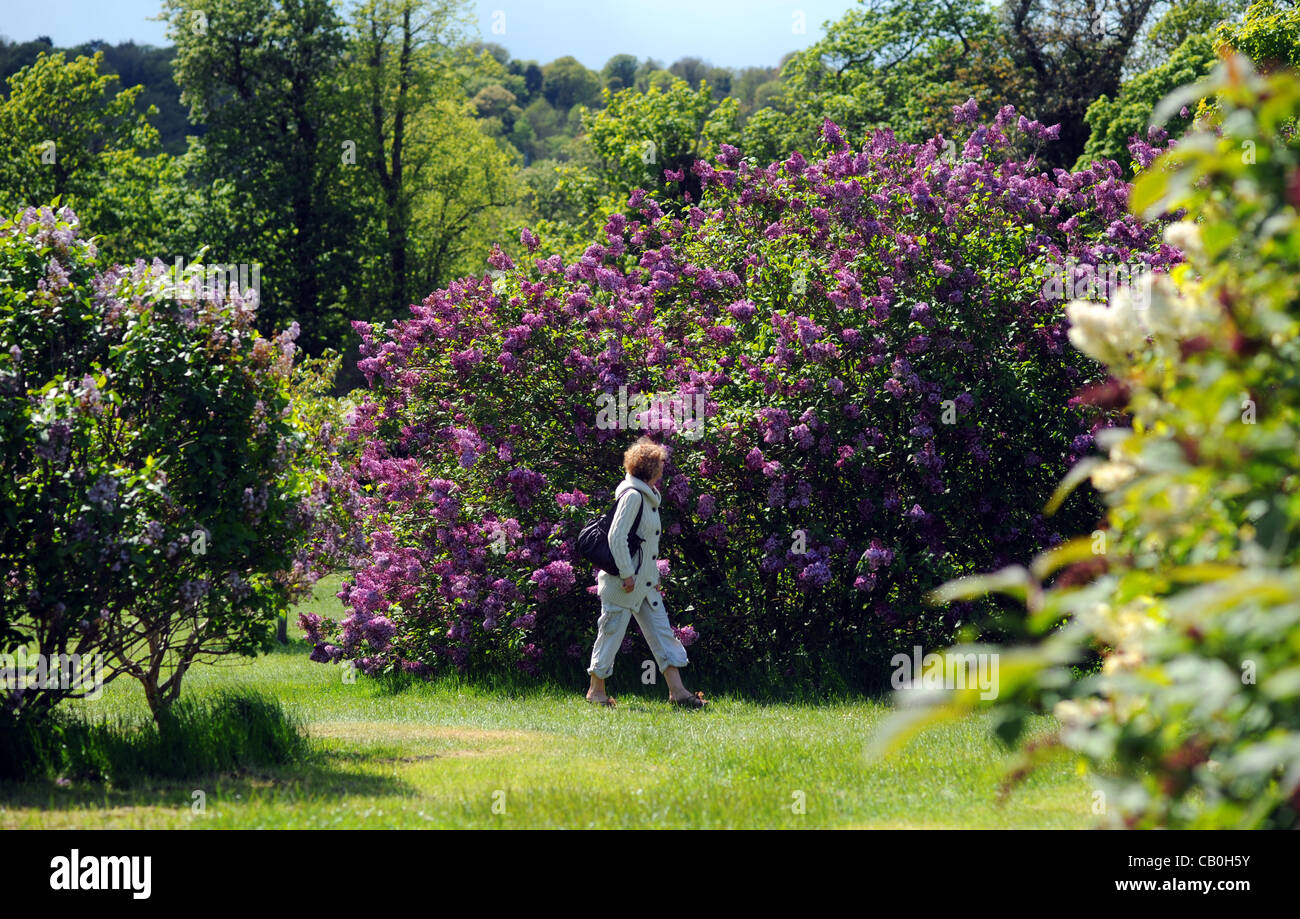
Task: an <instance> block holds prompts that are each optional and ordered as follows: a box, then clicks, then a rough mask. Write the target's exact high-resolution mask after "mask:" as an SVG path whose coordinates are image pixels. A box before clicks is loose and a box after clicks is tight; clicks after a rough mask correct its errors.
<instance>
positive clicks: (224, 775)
mask: <svg viewBox="0 0 1300 919" xmlns="http://www.w3.org/2000/svg"><path fill="white" fill-rule="evenodd" d="M384 759H385V758H384V757H383V756H379V755H374V756H372V755H367V754H359V755H354V754H353V753H352V752H351V751H348V752H347V753H345V754H343V755H340V754H337V753H332V752H320V751H316V752H315V753H314V754H313V756H312V761H310V762H306V763H299V764H295V765H292V766H277V767H270V768H261V769H252V768H250V769H240V770H238V771H235V772H220V773H209V774H206V775H195V776H192V777H189V778H183V779H181V778H169V779H157V778H132V779H129V780H124V781H122V782H121V783H105V782H98V781H77V782H72V783H71V784H68V785H60V784H58V783H57V781H52V780H39V781H26V782H15V781H5V782H0V801H3V802H4V803H5V806H6V807H10V808H33V809H39V810H76V809H80V808H114V807H150V808H159V807H162V808H165V807H175V808H176V809H178V810H189V809H190V807H191V805H192V804H193V802H194V792H195V791H202V792H204V794H205V795H207V796H208V797H209V798H213V799H216V800H230V799H235V798H240V799H242V800H244V801H249V800H252V799H254V798H266V799H269V800H276V801H281V802H283V801H290V802H292V801H295V800H321V799H341V798H348V797H353V796H358V795H360V796H372V797H377V796H408V795H415V794H416V793H417V790H416V789H415V788H414V787H413V786H411V785H409V784H408V783H406V782H404V781H402V780H400V779H397V778H395V777H394V776H392V775H373V774H370V773H365V772H354V771H350V770H348V769H346V768H339V767H336V766H335V765H333V762H334V761H336V760H338V761H347V762H353V763H356V764H358V765H361V764H364V763H366V762H376V763H378V762H382V761H384Z"/></svg>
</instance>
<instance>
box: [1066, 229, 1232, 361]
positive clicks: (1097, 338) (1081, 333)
mask: <svg viewBox="0 0 1300 919" xmlns="http://www.w3.org/2000/svg"><path fill="white" fill-rule="evenodd" d="M1165 241H1166V242H1168V243H1169V244H1170V245H1175V246H1177V247H1178V248H1180V249H1182V250H1183V251H1184V252H1187V253H1198V252H1199V251H1200V230H1199V228H1198V227H1197V226H1196V224H1194V223H1189V222H1186V221H1184V222H1180V223H1175V224H1171V225H1170V226H1169V228H1168V229H1167V230H1166V231H1165ZM1065 314H1066V316H1067V317H1068V318H1069V320H1070V326H1071V327H1070V343H1071V344H1073V345H1074V346H1075V347H1076V348H1078V349H1079V350H1080V351H1082V352H1083V353H1084V354H1087V355H1088V356H1089V357H1093V358H1095V359H1097V360H1099V361H1101V362H1102V363H1103V364H1106V365H1107V366H1111V367H1116V366H1123V365H1125V364H1127V363H1128V362H1129V360H1130V356H1131V355H1134V354H1139V353H1141V352H1143V351H1146V350H1147V349H1148V348H1149V347H1150V346H1151V345H1154V346H1155V347H1157V348H1158V349H1162V350H1166V351H1168V352H1170V353H1172V352H1173V351H1174V350H1175V349H1176V348H1177V345H1178V342H1180V341H1185V340H1187V339H1189V338H1194V337H1196V336H1198V335H1201V334H1204V333H1206V332H1207V331H1208V330H1209V329H1210V322H1211V320H1212V317H1213V311H1212V310H1211V309H1209V308H1207V306H1206V305H1205V304H1202V303H1200V302H1199V301H1197V300H1196V299H1195V298H1193V297H1189V296H1188V295H1186V294H1185V293H1184V292H1183V291H1181V290H1179V289H1178V287H1177V286H1176V285H1175V284H1174V282H1173V281H1172V280H1171V279H1170V277H1169V276H1168V275H1165V274H1152V273H1150V272H1147V273H1145V274H1143V275H1142V276H1141V278H1140V280H1139V281H1138V282H1137V283H1135V284H1131V285H1129V286H1126V287H1123V288H1121V289H1120V290H1119V291H1117V292H1116V293H1115V294H1114V295H1113V296H1112V297H1111V298H1110V303H1109V304H1104V303H1097V302H1093V301H1090V300H1074V301H1071V302H1070V303H1069V304H1068V305H1067V306H1066V308H1065Z"/></svg>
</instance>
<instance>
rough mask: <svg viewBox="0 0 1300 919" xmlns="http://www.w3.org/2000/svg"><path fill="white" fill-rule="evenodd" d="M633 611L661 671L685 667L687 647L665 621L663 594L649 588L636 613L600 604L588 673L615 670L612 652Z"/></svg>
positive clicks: (600, 674) (603, 673) (605, 676)
mask: <svg viewBox="0 0 1300 919" xmlns="http://www.w3.org/2000/svg"><path fill="white" fill-rule="evenodd" d="M633 615H635V616H636V622H637V625H639V626H640V627H641V634H642V635H644V636H645V640H646V643H647V644H649V645H650V653H651V654H653V655H654V657H655V663H656V664H658V665H659V671H660V672H661V673H662V672H663V670H664V668H666V667H685V666H686V665H687V664H688V663H690V661H689V660H688V659H687V657H686V649H685V648H684V647H682V643H681V642H680V641H679V640H678V638H677V636H676V635H674V634H673V628H672V626H671V625H669V624H668V611H667V610H666V609H664V598H663V594H661V593H660V592H659V591H657V590H651V591H650V592H649V593H648V594H647V595H646V598H645V599H644V600H642V601H641V608H640V609H638V610H636V612H635V613H633V611H632V610H630V609H623V608H622V607H618V606H606V605H604V604H603V603H602V604H601V607H600V622H599V623H598V624H597V631H596V644H595V647H593V648H592V649H591V666H590V667H588V668H587V672H588V673H589V674H591V675H592V676H596V677H600V678H601V679H602V680H604V679H608V678H609V675H610V674H611V673H613V672H614V656H615V655H616V654H618V649H619V647H620V646H621V645H622V644H623V633H624V632H626V631H627V624H628V622H629V621H630V619H631V617H632V616H633Z"/></svg>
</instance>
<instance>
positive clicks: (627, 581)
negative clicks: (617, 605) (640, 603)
mask: <svg viewBox="0 0 1300 919" xmlns="http://www.w3.org/2000/svg"><path fill="white" fill-rule="evenodd" d="M634 586H636V578H624V579H623V592H624V593H629V594H630V593H631V592H632V588H633V587H634Z"/></svg>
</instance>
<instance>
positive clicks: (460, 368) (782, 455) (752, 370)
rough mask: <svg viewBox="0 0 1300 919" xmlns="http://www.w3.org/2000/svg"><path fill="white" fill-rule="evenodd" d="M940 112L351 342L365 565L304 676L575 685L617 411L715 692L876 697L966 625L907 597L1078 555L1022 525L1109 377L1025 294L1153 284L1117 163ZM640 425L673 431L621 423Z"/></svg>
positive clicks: (731, 188) (732, 188) (1047, 295)
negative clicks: (763, 685) (343, 613)
mask: <svg viewBox="0 0 1300 919" xmlns="http://www.w3.org/2000/svg"><path fill="white" fill-rule="evenodd" d="M954 112H955V115H956V121H957V123H958V124H959V125H962V126H963V127H960V128H959V131H960V132H961V133H962V134H963V135H964V138H963V139H960V140H957V141H948V140H946V139H944V138H942V137H936V138H934V139H932V140H931V141H929V142H927V143H925V144H920V145H914V144H904V143H900V142H899V141H897V140H896V139H895V137H894V136H893V135H892V134H891V133H890V132H889V131H881V132H879V133H875V134H873V135H871V136H870V137H869V138H868V139H867V141H866V143H865V144H864V145H863V146H862V147H861V148H860V149H856V150H855V149H853V148H851V147H850V146H849V144H848V143H847V142H846V141H845V140H844V139H843V137H842V136H841V134H840V132H839V130H838V128H836V126H835V125H833V124H831V123H830V122H827V123H826V125H825V127H824V131H823V141H824V144H823V146H822V148H821V149H820V150H819V151H818V153H817V155H816V158H815V159H811V160H810V159H805V157H803V156H802V155H800V154H799V153H795V154H793V155H792V156H791V157H790V158H789V159H787V160H785V161H783V162H777V163H773V164H771V165H769V166H766V167H760V166H758V165H756V164H754V163H752V162H748V161H746V160H744V159H743V158H742V156H741V154H740V152H739V151H738V150H736V149H735V148H733V147H729V146H724V147H723V148H722V153H721V155H720V156H719V157H718V158H717V161H716V162H714V163H707V162H704V161H700V162H697V163H696V164H695V166H694V167H693V171H694V173H695V175H696V176H697V177H698V178H699V180H700V182H701V185H702V187H703V188H704V193H703V200H702V201H698V202H696V201H691V200H690V199H689V196H687V200H685V201H684V202H665V201H661V200H657V199H656V198H655V197H653V196H651V195H649V194H647V193H645V192H642V191H638V192H636V193H634V194H633V195H632V196H631V198H630V200H629V201H628V205H627V209H626V211H625V212H624V213H620V214H615V215H614V216H613V217H612V218H610V220H609V221H608V223H607V225H606V226H605V228H604V235H603V238H602V239H600V240H599V241H597V242H595V243H594V244H592V245H591V246H590V247H589V248H588V249H587V250H586V252H585V253H584V254H583V255H582V257H581V258H580V259H579V260H578V261H576V262H573V263H571V264H565V263H564V262H563V260H562V258H561V257H559V256H552V257H550V258H545V257H539V256H538V255H537V254H536V250H537V248H538V246H539V242H538V240H537V238H536V237H535V236H534V235H533V234H531V233H529V232H527V231H525V233H524V234H523V238H522V240H521V242H522V244H523V245H524V246H525V247H526V249H527V250H528V251H529V252H530V253H532V254H531V255H530V257H529V259H528V260H527V262H526V263H524V264H518V265H516V264H514V263H513V261H512V260H511V259H510V258H509V257H508V256H507V255H505V254H504V253H502V252H500V251H499V250H498V251H495V252H494V254H493V256H492V258H491V260H490V261H491V267H492V269H493V271H492V272H491V273H490V274H489V275H487V276H484V277H482V278H471V279H465V280H462V281H460V282H457V283H455V284H452V285H451V286H449V287H448V288H447V289H445V290H440V291H437V292H435V293H433V294H432V295H431V296H429V297H428V298H427V299H426V300H425V301H424V302H423V303H421V304H419V305H417V306H412V308H411V313H412V316H411V318H410V319H408V320H405V321H401V322H397V323H394V324H393V325H392V326H391V327H382V326H379V325H371V324H366V323H357V324H356V328H357V330H358V331H359V333H360V334H361V337H362V340H363V345H362V354H363V359H362V360H361V362H360V364H359V366H360V368H361V370H362V371H363V372H364V373H365V375H366V377H367V379H368V380H369V381H370V386H371V389H370V394H369V398H368V399H367V400H366V401H365V402H364V403H363V404H362V405H361V406H360V407H359V408H358V410H357V411H356V413H355V415H354V416H353V417H352V419H351V427H350V432H349V436H351V437H354V438H357V439H358V440H359V442H360V443H359V446H360V453H359V459H358V461H357V463H356V465H355V467H354V469H353V474H354V476H355V478H356V482H357V488H358V489H359V490H360V491H361V493H362V494H363V495H364V498H363V501H364V503H365V521H366V525H365V529H366V531H367V533H368V545H369V557H368V559H367V561H366V563H365V564H364V565H363V566H362V567H360V568H359V569H358V570H356V571H355V572H354V574H353V577H351V578H350V579H349V580H348V581H347V582H346V583H345V585H344V587H343V589H342V591H341V592H340V594H339V596H340V597H341V598H342V599H343V600H344V602H345V604H346V605H347V608H348V615H347V617H346V618H345V619H343V621H342V622H338V623H335V622H332V621H329V620H323V619H320V618H319V617H316V616H314V615H308V616H304V617H303V619H302V622H303V625H304V627H305V628H306V629H307V632H308V635H309V637H310V639H311V640H312V642H313V643H314V651H313V657H314V658H315V659H317V660H322V661H338V660H343V659H347V660H352V661H356V662H357V664H358V665H359V667H360V668H361V669H362V670H363V671H366V672H384V671H393V670H406V671H410V672H415V673H429V672H431V671H434V670H438V669H440V668H445V667H457V668H462V669H469V670H471V671H473V670H480V671H493V670H502V669H505V668H514V667H521V668H523V669H524V670H526V671H528V672H531V673H537V672H540V671H542V670H544V669H548V668H553V669H559V668H568V669H570V670H571V669H572V668H574V667H575V666H579V665H580V663H579V662H578V661H576V660H575V658H582V657H585V655H586V653H587V650H588V646H589V642H590V640H591V637H592V630H593V626H594V621H595V616H596V613H597V601H596V600H595V598H594V596H592V590H593V588H592V587H591V585H592V584H593V573H592V571H591V569H590V567H589V566H585V565H583V564H582V563H581V562H580V560H579V559H578V558H577V557H576V556H575V554H574V549H573V540H574V538H575V536H576V534H577V532H578V530H579V528H580V526H581V523H582V522H583V521H584V520H585V519H586V518H588V517H589V516H590V515H592V514H593V513H595V512H597V511H598V510H599V509H600V508H601V507H603V506H605V505H606V504H607V502H608V501H609V500H610V493H611V490H612V488H613V486H614V485H615V484H616V481H617V479H618V478H619V477H620V476H621V471H620V457H621V454H622V451H623V449H624V448H625V447H626V445H627V444H628V443H629V441H630V440H631V439H633V438H634V437H635V436H636V435H637V434H638V433H639V431H637V430H628V427H627V426H622V427H618V428H611V426H610V424H609V422H610V420H611V416H612V415H617V414H618V413H617V412H611V411H610V408H609V406H610V401H611V400H613V401H614V403H615V405H616V406H619V407H621V404H622V402H624V401H627V402H633V405H632V407H631V409H630V411H629V412H628V414H630V415H631V416H632V420H633V421H636V420H640V421H641V422H642V423H643V426H645V425H650V426H654V427H657V428H658V430H657V431H652V434H653V436H656V437H659V438H661V439H662V440H663V442H664V443H665V444H667V445H668V446H669V448H670V451H671V457H670V463H669V466H668V468H667V470H666V474H665V477H664V482H663V486H662V488H663V491H664V494H665V509H664V510H665V512H664V521H665V526H666V530H667V532H666V533H665V534H664V536H665V541H664V547H665V557H664V559H663V560H662V561H661V562H660V564H661V566H662V567H663V568H665V569H667V580H666V584H665V590H666V593H667V597H668V603H669V610H670V614H671V615H672V616H673V618H674V621H675V622H677V623H678V624H679V625H681V626H683V634H684V635H685V637H686V639H689V640H692V641H695V642H697V644H696V645H695V647H696V649H697V650H696V651H695V652H693V653H694V655H695V656H696V659H697V661H700V662H704V665H705V666H707V667H709V668H710V669H712V670H714V671H715V672H718V671H722V670H730V671H732V672H736V673H740V672H744V673H747V674H750V675H754V674H763V673H766V674H769V675H772V676H774V677H776V678H780V677H782V676H792V675H795V674H799V675H800V676H808V675H812V674H815V673H818V672H829V671H835V672H837V673H840V674H849V675H851V677H852V678H853V679H855V680H858V681H869V680H870V679H871V678H872V675H873V674H875V673H876V672H877V670H876V665H878V664H880V663H881V662H882V661H883V660H887V659H888V656H889V655H890V654H892V653H893V652H894V651H895V650H897V649H899V648H907V647H910V646H911V645H912V644H914V643H918V642H919V643H923V644H925V645H931V644H935V643H941V642H945V641H947V640H949V639H951V638H952V636H953V634H954V630H955V628H956V627H957V626H958V624H959V622H960V621H962V620H963V619H965V620H969V619H971V618H972V617H973V616H977V615H978V614H979V613H980V612H981V611H980V610H978V609H976V608H973V607H971V606H969V605H968V606H966V607H962V608H957V609H949V610H944V611H934V610H930V609H926V608H925V607H924V605H923V602H922V599H921V598H922V596H923V594H924V593H925V591H926V590H928V589H929V588H932V587H934V586H937V585H938V584H940V583H943V582H944V581H945V580H947V579H950V578H952V577H955V576H959V575H961V574H965V573H970V572H974V571H984V570H988V569H991V568H994V567H997V566H1000V565H1004V564H1007V563H1009V562H1012V561H1018V560H1023V559H1025V558H1027V557H1029V556H1030V555H1032V554H1033V553H1034V552H1035V551H1036V550H1038V549H1041V548H1043V547H1044V546H1047V545H1050V544H1053V543H1055V542H1056V541H1058V540H1059V539H1060V536H1059V535H1058V533H1057V531H1056V527H1061V528H1062V529H1064V530H1065V531H1067V532H1068V531H1070V530H1071V529H1078V528H1079V526H1080V525H1081V523H1084V524H1091V523H1092V522H1093V521H1094V520H1095V519H1096V508H1095V507H1094V506H1093V505H1092V504H1091V503H1090V501H1089V499H1087V498H1084V497H1076V498H1075V499H1072V502H1071V503H1070V504H1069V505H1067V507H1066V509H1065V511H1064V512H1063V513H1062V514H1061V515H1059V516H1058V518H1056V519H1055V520H1054V522H1052V523H1049V522H1048V521H1047V520H1045V519H1044V518H1043V516H1042V515H1041V513H1040V509H1041V506H1042V504H1043V501H1044V498H1045V497H1046V496H1047V495H1050V493H1051V491H1052V489H1053V486H1054V485H1055V483H1056V481H1057V480H1058V479H1059V477H1060V475H1061V474H1062V473H1063V472H1064V470H1066V469H1067V468H1068V467H1069V466H1070V465H1071V464H1072V463H1073V462H1074V461H1075V460H1077V459H1078V458H1079V457H1080V456H1082V455H1084V454H1085V453H1086V452H1087V451H1088V450H1089V448H1090V447H1091V444H1092V436H1091V431H1092V430H1093V429H1094V428H1095V427H1096V426H1097V425H1099V424H1102V423H1105V420H1104V418H1103V417H1102V416H1101V414H1100V413H1099V412H1097V411H1096V410H1095V409H1090V408H1089V407H1088V406H1087V405H1083V404H1080V402H1079V400H1077V399H1073V400H1072V396H1074V394H1075V393H1076V392H1077V391H1078V390H1079V389H1080V388H1081V387H1082V386H1084V385H1085V384H1087V383H1089V382H1090V381H1092V380H1093V379H1095V378H1097V377H1099V376H1101V374H1100V372H1099V370H1098V368H1097V366H1096V365H1094V364H1092V363H1091V362H1090V361H1089V360H1088V359H1087V358H1086V357H1083V356H1081V355H1079V354H1078V353H1077V352H1074V351H1073V350H1072V349H1070V348H1068V347H1067V344H1066V323H1065V321H1064V318H1063V311H1062V308H1063V305H1064V300H1065V299H1066V298H1065V297H1058V296H1056V295H1053V294H1052V293H1051V292H1050V290H1048V287H1047V286H1046V285H1045V284H1044V278H1045V274H1050V272H1052V271H1054V270H1058V268H1057V266H1068V267H1062V268H1060V269H1059V270H1069V271H1071V272H1074V273H1075V274H1076V275H1080V276H1082V275H1088V274H1090V273H1092V274H1095V273H1097V271H1098V269H1101V268H1102V267H1104V266H1106V265H1114V264H1123V265H1141V266H1145V267H1149V268H1154V269H1156V270H1160V269H1164V268H1166V267H1167V266H1168V265H1169V264H1170V263H1171V262H1173V261H1175V260H1176V259H1177V258H1178V253H1177V251H1176V250H1174V249H1172V248H1170V247H1168V246H1165V245H1163V244H1161V243H1160V241H1159V236H1158V233H1157V232H1156V230H1155V228H1153V227H1148V226H1144V225H1143V224H1141V223H1140V222H1138V221H1137V220H1136V219H1135V218H1134V217H1132V216H1131V215H1129V214H1127V213H1126V210H1125V205H1126V200H1127V195H1128V187H1127V185H1126V183H1125V182H1124V181H1123V180H1122V178H1121V171H1120V169H1119V167H1118V166H1117V165H1116V164H1114V163H1109V162H1108V163H1097V164H1094V165H1093V166H1092V167H1091V168H1089V169H1086V170H1082V171H1078V172H1067V171H1063V170H1052V171H1046V170H1044V169H1042V168H1040V167H1038V165H1037V164H1036V162H1035V160H1034V158H1033V157H1032V156H1031V157H1029V158H1028V159H1019V158H1016V157H1015V156H1014V154H1013V152H1012V151H1013V149H1014V147H1013V145H1017V144H1019V145H1023V144H1041V143H1050V142H1051V140H1052V138H1053V137H1054V134H1055V128H1048V127H1045V126H1043V125H1041V124H1038V123H1037V122H1031V121H1028V120H1027V119H1025V118H1024V117H1022V116H1017V115H1016V113H1015V112H1014V110H1013V109H1011V108H1010V107H1008V108H1005V109H1003V110H1002V111H1001V112H999V113H998V114H997V116H996V118H995V119H994V120H993V121H992V123H988V124H977V123H975V122H976V118H977V111H976V105H975V103H974V101H971V102H969V103H967V104H966V105H963V106H958V107H957V108H956V109H955V110H954ZM666 178H667V180H668V181H670V182H673V183H677V184H676V185H674V186H673V187H680V181H681V178H682V176H681V175H679V174H671V175H667V176H666ZM665 208H667V210H665ZM1067 290H1068V288H1067ZM1045 291H1048V292H1045ZM1074 293H1075V294H1076V295H1077V291H1074ZM1105 295H1106V291H1105V290H1104V289H1098V291H1097V296H1098V297H1099V298H1104V296H1105ZM655 393H658V394H662V396H663V398H662V400H661V402H660V403H659V404H660V405H665V406H667V408H668V409H670V411H669V413H668V414H669V416H670V417H664V413H662V412H655V411H651V412H646V411H644V409H645V408H646V405H645V404H644V403H643V404H641V405H637V404H635V399H636V397H637V396H642V397H648V396H649V395H650V394H655ZM697 407H698V408H700V409H702V413H701V414H702V423H701V424H698V425H691V424H683V422H685V421H687V420H688V419H690V418H691V416H692V414H693V411H686V409H691V410H694V409H696V408H697ZM638 410H641V411H640V413H639V414H638Z"/></svg>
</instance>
